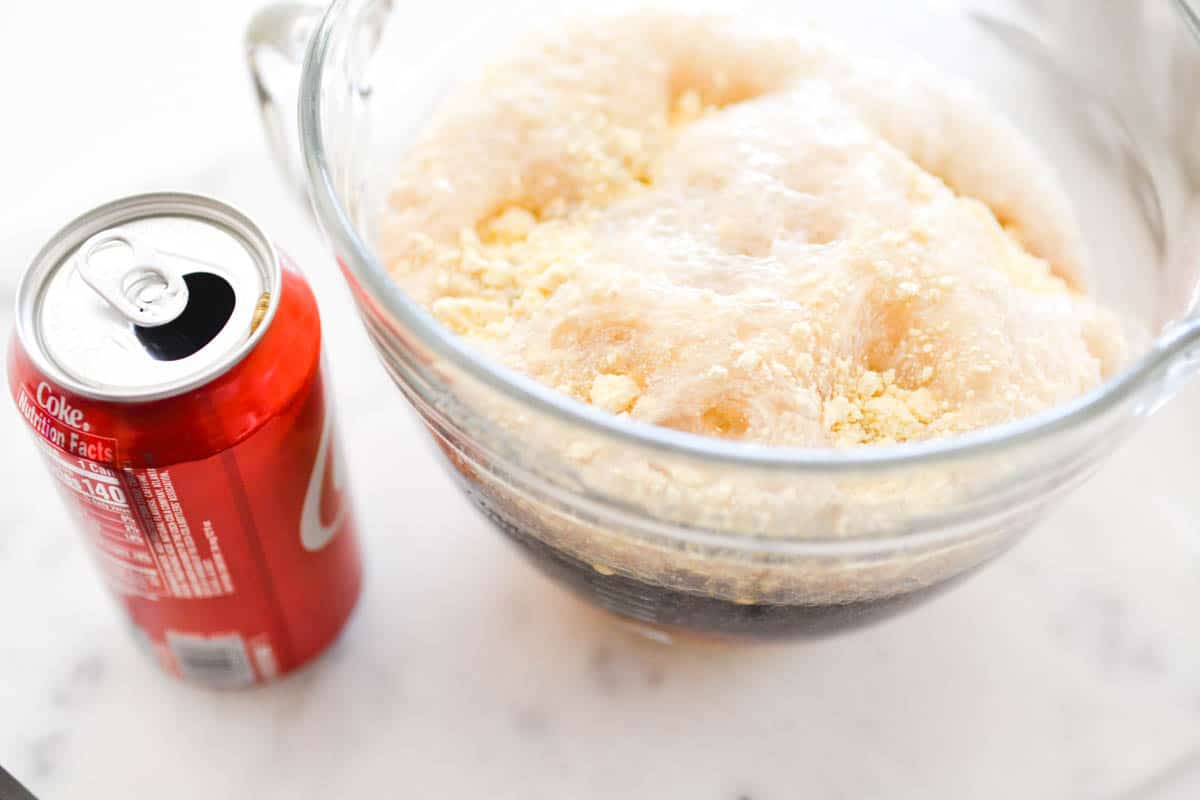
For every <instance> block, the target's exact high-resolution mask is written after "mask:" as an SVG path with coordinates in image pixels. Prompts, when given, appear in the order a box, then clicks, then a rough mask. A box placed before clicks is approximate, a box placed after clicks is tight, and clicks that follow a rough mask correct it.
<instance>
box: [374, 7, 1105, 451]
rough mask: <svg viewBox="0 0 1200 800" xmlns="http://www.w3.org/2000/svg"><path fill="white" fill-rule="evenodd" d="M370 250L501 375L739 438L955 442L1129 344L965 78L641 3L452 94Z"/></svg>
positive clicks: (1030, 166) (1041, 398)
mask: <svg viewBox="0 0 1200 800" xmlns="http://www.w3.org/2000/svg"><path fill="white" fill-rule="evenodd" d="M379 246H380V251H381V254H382V255H383V257H384V259H385V261H386V263H387V264H388V265H389V267H390V269H391V270H392V272H393V274H394V276H395V278H396V280H397V281H399V282H400V284H401V285H402V286H403V287H404V288H405V289H406V290H407V291H408V292H409V293H410V294H411V295H412V296H413V297H415V298H416V299H417V300H418V301H419V302H421V303H422V304H424V305H425V306H426V307H427V308H429V309H430V310H431V312H432V313H433V314H434V316H435V317H436V318H437V319H438V320H440V321H441V322H442V323H444V324H445V325H447V326H448V327H449V328H451V329H452V330H454V331H455V332H456V333H458V334H460V335H461V336H463V337H466V338H467V339H468V340H469V341H471V342H472V343H473V344H474V345H475V346H477V347H478V348H479V349H481V350H482V351H484V352H485V353H487V354H489V355H490V356H492V357H494V358H497V359H499V360H500V361H502V362H503V363H505V364H507V365H508V366H510V367H512V368H514V369H516V370H518V371H520V372H524V373H526V374H528V375H530V376H532V377H533V378H535V379H537V380H539V381H541V382H542V383H544V384H547V385H548V386H551V387H554V388H556V389H558V390H559V391H561V392H563V393H565V394H568V395H570V396H571V397H574V398H576V399H578V400H582V401H584V402H588V403H592V404H594V405H596V406H598V407H600V408H603V409H606V410H608V411H610V412H612V413H614V414H621V415H628V416H629V417H632V418H634V419H636V420H640V421H643V422H647V423H652V424H656V425H663V426H668V427H671V428H676V429H680V430H684V431H691V432H694V433H700V434H707V435H711V436H719V437H725V438H731V439H745V440H751V441H756V442H761V443H765V444H773V445H793V446H813V447H821V446H831V445H833V446H851V445H865V444H888V443H895V442H905V441H915V440H922V439H929V438H932V437H939V436H946V435H951V434H955V433H959V432H963V431H967V430H971V429H975V428H980V427H984V426H988V425H993V424H997V423H1001V422H1006V421H1010V420H1013V419H1016V418H1019V417H1022V416H1025V415H1028V414H1031V413H1034V412H1037V411H1040V410H1043V409H1045V408H1048V407H1050V406H1052V405H1054V404H1057V403H1060V402H1063V401H1065V400H1068V399H1070V398H1072V397H1074V396H1076V395H1078V394H1080V393H1082V392H1084V391H1086V390H1087V389H1089V388H1091V387H1093V386H1095V385H1096V384H1097V383H1099V382H1100V381H1101V380H1102V379H1103V378H1104V377H1106V376H1108V375H1109V374H1111V373H1112V372H1113V371H1114V370H1115V369H1116V368H1117V367H1118V366H1119V365H1120V362H1121V360H1122V358H1123V356H1124V340H1123V337H1122V333H1121V330H1120V327H1119V325H1118V323H1117V321H1116V319H1115V318H1114V317H1113V316H1112V315H1111V314H1109V313H1108V312H1107V311H1105V310H1103V309H1101V308H1099V307H1097V305H1096V304H1095V303H1094V302H1093V301H1092V300H1091V299H1089V298H1088V297H1087V296H1086V294H1085V293H1084V289H1085V287H1084V281H1083V273H1084V270H1083V255H1082V248H1081V246H1080V243H1079V234H1078V232H1077V230H1076V227H1075V223H1074V220H1073V218H1072V215H1071V212H1070V209H1069V207H1068V204H1067V202H1066V200H1065V198H1064V197H1063V195H1062V193H1061V191H1060V189H1059V187H1058V186H1057V184H1056V181H1055V178H1054V176H1053V174H1052V172H1051V171H1050V170H1049V168H1048V167H1047V166H1045V165H1044V164H1043V163H1042V162H1041V161H1040V160H1039V158H1038V156H1037V154H1036V152H1035V151H1034V149H1033V147H1032V146H1031V145H1030V144H1029V143H1028V142H1027V141H1025V140H1024V139H1023V138H1022V137H1021V136H1020V135H1019V134H1018V133H1017V131H1016V130H1015V129H1013V128H1012V127H1011V126H1010V125H1009V124H1008V123H1006V122H1005V121H1004V120H1003V119H1002V118H1000V117H999V116H998V115H997V114H996V113H995V112H994V111H992V110H991V109H990V108H988V107H987V106H986V105H984V104H983V103H982V102H981V101H980V100H979V99H977V98H976V97H975V96H974V95H972V94H971V93H970V92H969V91H968V90H967V89H965V88H964V87H961V86H959V85H957V84H956V83H953V82H951V81H949V80H946V79H944V78H942V77H940V76H938V75H936V74H933V73H930V72H929V71H928V70H926V69H925V68H922V67H918V66H910V65H905V64H892V63H883V62H879V61H876V60H874V59H872V58H870V57H863V56H860V55H852V54H850V53H849V52H847V51H845V50H843V49H842V48H841V47H840V46H839V45H837V44H836V43H834V42H831V41H830V40H828V39H827V38H825V37H824V36H823V35H822V34H820V33H817V32H813V31H800V32H798V33H797V32H791V33H789V34H786V35H784V34H779V33H775V32H769V31H767V32H764V31H761V30H755V29H752V28H750V27H747V26H746V25H743V24H741V23H739V22H735V21H731V20H726V19H716V18H703V17H688V16H675V15H658V14H645V15H639V16H633V17H623V18H614V19H606V20H603V19H597V20H589V21H587V22H585V23H582V24H579V25H577V26H574V27H569V28H565V29H560V30H555V31H551V32H546V33H544V34H542V35H540V36H539V37H537V38H535V39H533V40H531V41H528V42H526V43H524V45H523V46H522V48H521V49H520V50H518V51H517V52H515V53H514V54H512V55H511V56H510V57H509V58H508V59H507V60H504V61H501V62H499V63H496V64H494V65H493V66H491V67H490V68H488V69H487V70H486V71H485V73H484V74H483V75H482V76H480V77H479V79H478V80H477V81H475V82H473V83H470V84H467V85H463V86H461V87H460V88H459V89H458V90H457V91H456V92H454V93H453V94H452V95H451V97H450V98H449V99H448V100H447V101H446V103H445V105H444V106H443V107H442V109H441V110H440V111H439V113H438V115H437V116H436V117H435V119H434V120H433V121H432V123H431V124H430V126H429V128H428V129H427V130H426V131H425V132H424V134H423V135H422V136H421V138H420V139H419V141H418V142H417V143H416V145H415V146H414V148H413V149H412V150H411V151H410V153H409V156H408V158H407V159H406V161H405V163H404V164H403V165H402V167H401V172H400V175H399V177H398V180H397V183H396V185H395V189H394V191H393V192H392V194H391V196H390V198H389V202H388V207H387V209H386V212H385V214H384V216H383V218H382V220H381V224H380V241H379Z"/></svg>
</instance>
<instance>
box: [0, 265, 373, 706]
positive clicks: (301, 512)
mask: <svg viewBox="0 0 1200 800" xmlns="http://www.w3.org/2000/svg"><path fill="white" fill-rule="evenodd" d="M280 260H281V262H282V263H281V265H280V267H281V268H280V270H279V273H278V274H279V275H280V283H279V285H278V287H276V292H277V295H278V296H277V297H275V298H274V302H275V303H277V305H276V307H275V311H274V315H273V318H272V319H271V320H270V322H269V327H268V329H267V330H266V331H265V332H264V333H263V334H262V336H261V338H259V339H258V341H257V343H256V344H255V345H254V347H253V349H251V350H250V351H249V352H248V353H247V354H246V355H245V356H244V358H242V359H241V360H240V361H239V362H238V363H236V364H235V365H234V366H233V367H232V368H230V369H228V370H227V371H224V372H223V373H222V374H220V375H218V376H216V377H214V378H213V379H212V380H211V381H210V382H208V383H204V384H203V385H200V386H199V387H197V388H192V389H190V390H188V391H186V392H183V393H181V394H178V395H176V396H170V397H164V398H161V399H156V400H152V401H148V402H116V401H112V400H107V399H102V398H100V399H98V398H96V397H92V396H85V395H84V394H81V393H76V392H73V391H71V390H69V389H67V388H65V387H64V386H62V385H60V384H58V383H56V382H55V380H54V379H52V378H51V377H50V376H48V375H47V374H45V373H44V372H43V371H42V370H40V369H39V367H38V365H37V363H35V360H34V359H32V358H31V357H30V355H29V353H27V352H26V349H25V348H24V347H23V346H22V342H21V340H20V338H19V337H14V338H13V342H12V345H11V348H10V353H9V363H8V374H9V385H10V389H11V392H12V395H13V399H14V401H15V402H16V405H17V408H18V411H19V412H20V414H21V416H22V417H23V418H24V419H25V421H26V423H27V424H28V427H29V428H30V429H31V430H32V431H33V432H34V434H35V440H36V442H37V445H38V447H39V449H40V450H41V451H42V452H43V455H44V457H45V460H46V462H47V464H48V465H49V468H50V471H51V473H52V475H53V476H54V479H55V482H56V483H57V485H58V489H59V491H60V493H61V495H62V497H63V498H64V500H65V501H66V503H67V505H68V507H69V508H70V509H71V511H72V515H73V516H74V518H75V519H76V521H77V522H78V523H79V525H80V527H81V528H82V531H83V534H84V537H85V539H86V540H87V542H88V544H89V545H90V548H91V550H92V552H93V555H94V557H95V560H96V561H97V563H98V565H99V567H100V570H101V572H102V573H103V575H104V576H105V578H106V582H107V583H108V585H109V587H110V588H111V590H112V591H113V593H114V594H115V595H116V597H117V598H118V600H119V602H120V604H121V605H122V607H123V608H124V610H125V611H126V613H127V614H128V617H129V619H130V621H131V622H132V624H133V626H134V628H135V629H136V632H137V634H138V638H140V639H141V640H142V642H143V644H145V645H147V646H148V647H149V648H150V649H151V650H152V651H153V652H154V654H155V655H156V656H157V658H158V660H159V661H160V663H161V664H162V666H163V667H164V668H166V669H167V670H168V671H170V672H172V673H174V674H176V675H180V676H182V677H185V678H189V679H193V680H196V681H199V682H202V683H206V684H209V685H214V686H221V687H234V686H245V685H250V684H253V683H258V682H261V681H264V680H268V679H270V678H274V677H276V676H279V675H283V674H286V673H287V672H289V671H291V670H294V669H295V668H297V667H299V666H301V665H302V664H304V663H305V662H307V661H309V660H310V659H312V658H313V657H315V656H316V655H318V654H319V653H320V652H321V651H322V650H324V649H325V648H326V647H328V646H329V645H330V643H331V642H332V641H333V640H334V639H335V638H336V636H337V635H338V633H339V632H340V631H341V629H342V627H343V626H344V624H345V623H346V621H347V619H348V617H349V616H350V613H351V611H352V610H353V608H354V605H355V602H356V600H357V598H358V595H359V592H360V587H361V581H362V567H361V560H360V554H359V548H358V543H357V541H356V537H355V531H354V522H353V518H352V513H351V508H350V503H349V498H348V495H347V492H346V487H345V486H344V485H343V483H344V481H345V478H346V475H345V470H344V468H343V466H342V463H341V460H340V455H339V449H338V445H337V442H336V430H335V425H334V413H333V407H332V403H331V399H332V395H331V393H330V391H329V387H328V386H327V384H326V378H325V375H324V370H323V363H322V357H321V327H320V320H319V316H318V312H317V304H316V301H315V298H314V297H313V293H312V290H311V289H310V287H309V285H308V283H307V282H306V281H305V279H304V278H303V276H302V275H301V274H300V272H299V271H298V270H297V269H296V268H295V267H294V266H293V265H292V263H291V262H290V261H288V260H287V259H286V257H282V256H280Z"/></svg>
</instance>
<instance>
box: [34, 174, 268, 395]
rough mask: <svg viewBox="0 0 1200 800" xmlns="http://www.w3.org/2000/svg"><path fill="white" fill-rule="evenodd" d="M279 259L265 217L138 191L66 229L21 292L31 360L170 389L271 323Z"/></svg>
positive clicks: (83, 381) (94, 385)
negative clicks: (259, 222) (263, 226)
mask: <svg viewBox="0 0 1200 800" xmlns="http://www.w3.org/2000/svg"><path fill="white" fill-rule="evenodd" d="M279 280H280V275H279V261H278V258H277V256H276V254H275V252H274V250H273V248H272V246H271V244H270V242H269V240H268V239H267V238H266V237H265V236H264V235H263V233H262V232H261V231H260V230H259V228H258V227H257V226H256V225H255V224H254V223H253V222H251V221H250V219H249V218H248V217H246V216H245V215H244V214H242V213H241V212H239V211H237V210H236V209H234V208H232V207H230V206H227V205H225V204H223V203H220V202H218V201H215V200H212V199H210V198H206V197H201V196H198V195H185V194H154V195H138V196H136V197H129V198H125V199H123V200H118V201H115V202H113V203H109V204H107V205H105V206H102V207H100V208H98V209H95V210H94V211H91V212H89V213H87V214H84V215H83V216H81V217H79V218H78V219H76V220H75V221H73V222H71V223H70V224H69V225H67V226H66V227H65V228H64V229H63V230H62V231H60V232H59V233H58V234H57V235H56V236H55V237H54V238H53V239H52V240H51V242H50V243H49V244H48V245H47V246H46V247H45V248H44V249H43V250H42V252H41V253H40V254H39V255H38V256H37V258H36V259H35V260H34V263H33V265H32V266H31V267H30V269H29V271H28V272H27V273H26V275H25V277H24V279H23V281H22V284H21V287H20V289H19V290H18V293H17V320H18V322H17V325H18V334H19V335H20V337H21V340H22V344H23V345H24V346H25V349H26V351H27V352H28V353H29V356H30V358H32V359H33V360H34V361H35V363H37V364H38V366H39V367H40V368H42V369H43V371H45V372H46V373H47V375H48V376H49V377H51V378H53V379H55V380H57V381H58V382H60V383H62V384H63V385H64V387H65V388H67V389H70V390H72V391H75V392H77V393H79V394H82V395H85V396H90V397H97V398H103V399H109V400H115V401H118V402H120V401H129V402H133V401H146V400H154V399H161V398H163V397H170V396H173V395H176V394H180V393H183V392H185V391H189V390H190V389H193V388H195V387H197V386H201V385H203V384H204V383H207V382H209V381H211V380H213V379H214V378H216V377H217V376H218V375H220V374H222V373H223V372H225V371H226V370H228V369H230V368H231V367H232V366H234V365H235V364H236V363H238V362H239V361H240V360H241V359H242V358H244V357H245V355H246V354H247V353H248V352H249V351H250V350H251V349H252V348H253V346H254V345H255V344H256V343H257V341H258V339H259V338H260V337H261V336H262V334H263V333H264V331H265V330H266V328H267V327H268V326H269V324H270V321H271V317H272V316H273V315H274V310H275V307H276V305H277V302H278V294H279V292H278V287H279Z"/></svg>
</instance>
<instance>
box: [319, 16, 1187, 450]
mask: <svg viewBox="0 0 1200 800" xmlns="http://www.w3.org/2000/svg"><path fill="white" fill-rule="evenodd" d="M361 1H362V0H333V1H332V2H331V3H330V5H329V6H328V8H327V9H326V10H325V12H324V13H323V15H322V16H321V18H320V20H319V22H318V23H317V26H316V28H315V29H314V31H313V34H312V38H311V39H310V41H309V45H308V50H307V53H306V56H305V59H304V64H303V67H302V72H301V80H300V91H299V123H300V140H301V151H302V155H303V160H304V164H305V169H306V171H307V173H308V188H309V197H310V200H311V202H312V204H313V206H314V210H315V213H316V215H317V217H318V220H319V221H320V222H321V223H322V227H323V228H324V230H325V232H326V235H327V236H328V237H329V238H330V240H331V242H332V244H333V247H334V249H335V251H336V252H337V255H338V256H339V257H340V259H341V262H342V266H343V268H344V269H348V270H349V271H350V273H352V275H353V277H354V278H355V279H356V280H357V281H358V283H359V284H360V285H361V286H363V287H365V289H366V292H367V294H368V295H369V296H370V297H371V298H372V299H373V300H374V301H375V302H376V303H378V304H379V305H380V306H381V307H382V309H383V310H384V311H385V312H386V313H387V314H389V315H390V316H391V317H392V318H393V320H394V321H395V322H397V323H399V324H400V325H401V326H403V327H404V329H405V330H406V332H408V333H409V334H411V335H412V336H413V337H415V338H416V339H418V340H419V341H420V342H421V344H422V345H424V346H425V347H426V348H428V349H429V350H430V351H431V352H432V353H434V354H436V355H437V356H439V357H441V358H444V359H445V360H446V361H448V362H449V363H450V364H452V365H453V366H454V367H455V368H457V369H459V370H462V371H463V372H464V373H466V374H467V375H468V376H470V377H471V378H472V379H474V380H477V381H479V382H480V383H482V384H484V385H486V386H488V387H489V388H491V389H493V390H496V391H498V392H499V393H501V394H503V395H504V396H506V397H507V398H508V399H509V400H511V401H513V402H516V403H517V404H519V405H521V406H523V407H526V408H528V409H530V410H532V411H535V412H537V413H540V414H544V415H547V416H549V417H551V418H554V419H555V420H557V421H559V422H563V423H566V424H568V425H572V426H577V427H581V428H583V429H585V430H588V431H590V432H591V433H594V434H598V435H600V436H603V437H606V438H608V439H610V440H614V441H616V442H618V443H622V444H626V445H631V446H634V447H637V448H640V449H647V450H651V451H657V452H662V453H666V454H670V455H673V456H677V457H678V456H684V457H688V458H694V459H697V460H699V461H704V462H707V463H715V464H722V465H733V466H740V467H747V468H755V469H761V470H768V471H780V472H796V473H806V474H831V473H849V472H856V473H864V472H876V471H879V472H882V471H887V470H896V469H901V468H910V467H928V466H931V465H934V464H940V463H948V462H951V461H959V460H965V459H972V458H975V457H978V456H984V455H988V456H994V455H996V454H997V453H1000V452H1003V451H1006V450H1010V449H1014V448H1017V447H1020V446H1023V445H1027V444H1031V443H1033V442H1035V441H1040V440H1042V439H1046V438H1049V437H1051V436H1055V435H1059V434H1064V433H1067V432H1070V431H1074V430H1077V429H1079V428H1081V427H1083V426H1085V425H1087V423H1089V422H1091V421H1093V420H1095V419H1097V418H1099V417H1102V416H1104V415H1105V414H1106V413H1108V412H1110V411H1113V410H1115V409H1117V408H1118V407H1119V406H1121V405H1122V404H1123V403H1125V402H1127V401H1129V400H1131V399H1133V398H1134V397H1135V396H1137V395H1138V394H1139V393H1140V392H1142V391H1143V390H1148V389H1152V388H1154V382H1155V379H1156V378H1158V377H1160V376H1161V375H1163V374H1165V372H1166V371H1167V369H1168V368H1169V367H1170V365H1171V364H1172V362H1174V361H1176V360H1179V359H1186V358H1187V351H1188V350H1189V349H1190V348H1191V346H1192V345H1194V344H1195V343H1196V342H1198V341H1200V315H1198V314H1196V313H1195V312H1194V310H1193V311H1192V312H1191V313H1189V315H1188V316H1187V317H1185V318H1184V319H1183V320H1181V321H1178V322H1175V323H1173V324H1171V325H1168V326H1167V327H1166V328H1165V329H1164V330H1163V332H1162V333H1161V334H1160V335H1159V336H1158V338H1156V339H1155V340H1154V341H1153V342H1152V343H1151V345H1150V346H1149V348H1148V349H1147V351H1146V352H1145V353H1144V354H1143V355H1141V356H1140V357H1138V358H1137V359H1134V360H1132V361H1131V362H1130V363H1129V364H1127V365H1126V366H1125V367H1124V368H1123V369H1122V370H1121V371H1120V372H1119V373H1117V374H1116V375H1114V376H1113V377H1111V378H1109V379H1108V380H1107V381H1105V382H1104V383H1103V384H1101V385H1100V386H1098V387H1096V388H1094V389H1092V390H1091V391H1089V392H1087V393H1085V394H1083V395H1080V396H1079V397H1076V398H1074V399H1072V400H1070V401H1068V402H1066V403H1063V404H1060V405H1057V406H1054V407H1053V408H1050V409H1047V410H1045V411H1042V412H1039V413H1037V414H1035V415H1032V416H1029V417H1025V418H1022V419H1019V420H1015V421H1013V422H1008V423H1004V424H1001V425H995V426H991V427H988V428H984V429H981V430H977V431H971V432H967V433H963V434H959V435H956V436H953V437H949V438H946V439H934V440H929V441H924V442H915V443H904V444H896V445H886V446H874V447H859V448H850V449H837V448H806V447H777V446H771V445H763V444H755V443H752V442H740V441H730V440H724V439H717V438H714V437H707V436H702V435H699V434H692V433H684V432H682V431H676V430H672V429H669V428H664V427H659V426H656V425H651V424H648V423H642V422H636V421H633V420H628V419H623V418H620V417H617V416H616V415H613V414H609V413H607V412H604V411H601V410H600V409H597V408H595V407H594V406H590V405H588V404H586V403H582V402H580V401H577V400H574V399H572V398H569V397H567V396H566V395H563V394H560V393H559V392H556V391H555V390H553V389H551V388H550V387H547V386H544V385H542V384H540V383H538V382H537V381H535V380H533V379H532V378H530V377H528V376H526V375H523V374H520V373H518V372H516V371H514V370H511V369H509V368H508V367H506V366H504V365H503V364H501V363H499V362H498V361H495V360H493V359H491V358H488V357H487V356H485V355H484V354H482V353H481V352H478V351H476V350H475V349H474V348H472V347H471V346H470V345H469V344H467V343H466V342H465V341H464V340H462V339H461V338H460V337H458V336H457V335H455V334H454V333H453V332H451V331H450V330H449V329H448V328H445V327H444V326H442V325H441V324H440V323H438V322H437V321H436V320H435V319H434V318H433V317H432V316H431V315H429V314H428V312H426V311H425V310H424V309H423V308H421V307H420V306H419V305H418V304H417V303H416V302H415V301H413V300H412V299H410V298H409V297H408V296H407V295H406V294H405V293H404V292H403V291H402V290H401V288H400V286H399V284H398V283H397V282H396V281H395V280H393V279H392V278H391V276H390V275H389V273H388V271H387V269H386V267H385V266H384V265H383V264H382V263H381V262H380V261H379V259H377V258H376V257H375V255H374V253H373V252H372V249H371V248H370V247H368V246H367V244H366V242H365V241H363V239H362V237H360V236H359V234H358V231H357V229H356V228H355V226H354V224H353V222H352V221H351V219H350V215H349V213H348V212H347V211H346V209H345V208H344V207H343V206H342V204H341V202H340V201H339V200H338V193H337V190H336V185H335V181H334V178H333V174H332V170H331V165H330V161H329V159H328V158H327V155H326V140H325V135H324V132H323V130H322V126H321V118H322V114H323V109H324V102H325V98H324V97H323V93H322V91H321V85H322V81H323V79H324V77H325V75H326V71H325V65H326V62H327V60H328V58H329V56H330V50H331V46H332V44H333V42H334V41H335V37H336V35H337V33H338V31H339V29H340V28H341V27H342V26H343V25H345V24H348V23H349V22H351V21H352V18H351V17H350V15H348V14H347V13H346V12H347V10H348V8H349V7H350V6H351V4H353V3H355V2H361ZM1171 5H1172V6H1173V7H1174V8H1175V9H1176V11H1177V12H1178V13H1179V14H1180V16H1181V18H1182V21H1183V23H1184V25H1185V26H1186V27H1187V28H1188V30H1189V31H1190V32H1191V34H1192V35H1193V38H1196V39H1197V40H1198V41H1200V16H1198V15H1197V14H1196V12H1194V11H1193V10H1192V9H1191V8H1190V7H1189V6H1188V5H1187V0H1172V2H1171ZM1169 388H1174V387H1168V389H1169ZM1163 394H1166V390H1164V391H1163ZM1160 399H1162V397H1161V396H1159V395H1158V394H1155V396H1154V397H1153V398H1151V399H1150V402H1151V403H1156V402H1158V401H1159V400H1160Z"/></svg>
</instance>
